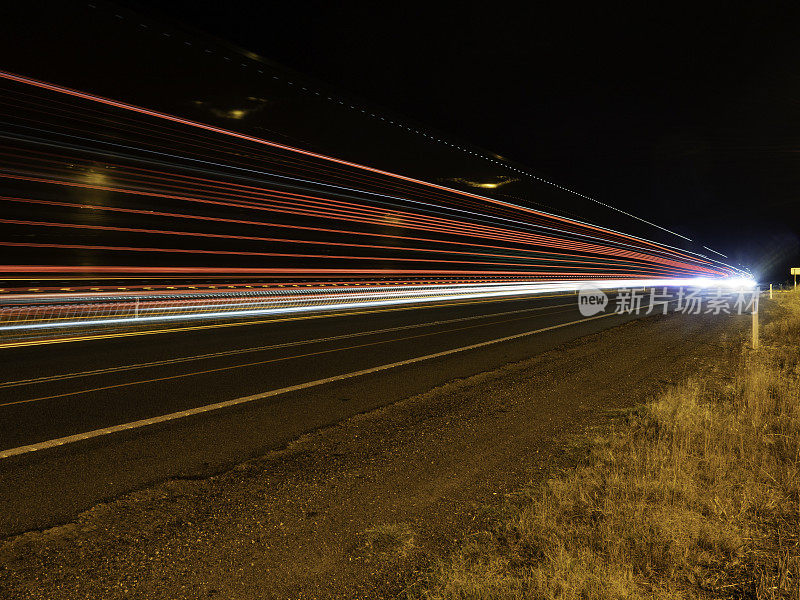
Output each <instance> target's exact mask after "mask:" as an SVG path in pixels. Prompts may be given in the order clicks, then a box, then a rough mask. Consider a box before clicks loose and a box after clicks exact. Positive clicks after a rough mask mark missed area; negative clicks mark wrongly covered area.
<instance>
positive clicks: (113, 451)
mask: <svg viewBox="0 0 800 600" xmlns="http://www.w3.org/2000/svg"><path fill="white" fill-rule="evenodd" d="M611 306H613V299H612V304H611ZM632 318H635V316H630V315H624V316H618V315H610V316H602V314H601V315H600V316H598V317H595V318H589V319H586V318H584V317H582V316H581V315H580V313H579V311H578V310H577V303H576V297H575V296H574V295H550V296H546V297H537V298H527V299H517V300H503V301H495V302H485V301H484V302H476V303H461V304H448V305H441V306H429V307H424V308H420V307H417V308H414V309H411V310H397V309H392V310H381V311H372V312H364V313H359V314H347V315H340V316H333V317H331V316H328V317H324V318H302V319H284V320H276V321H272V322H264V323H262V324H257V325H252V324H251V325H246V326H236V325H231V324H227V325H226V326H221V327H215V328H204V329H198V330H194V331H181V332H176V333H162V334H155V335H137V336H128V337H117V338H110V339H101V340H90V341H84V342H69V343H62V344H48V345H40V346H31V347H22V348H7V349H2V350H0V360H2V363H3V365H4V368H3V377H2V383H0V389H2V395H1V396H0V398H1V401H0V423H2V425H1V426H0V456H3V458H0V534H3V535H5V534H10V533H15V532H20V531H24V530H28V529H34V528H42V527H45V526H48V525H51V524H54V523H58V522H62V521H66V520H68V519H70V518H71V517H73V516H74V515H75V514H77V513H78V512H80V511H81V510H85V509H86V508H89V507H91V506H93V505H94V504H96V503H97V502H99V501H102V500H107V499H110V498H113V497H116V496H118V495H119V494H122V493H125V492H128V491H131V490H133V489H137V488H141V487H144V486H147V485H149V484H152V483H154V482H157V481H161V480H164V479H167V478H171V477H201V476H205V475H208V474H210V473H213V472H217V471H220V470H223V469H225V468H226V467H229V466H230V465H232V464H234V463H236V462H239V461H241V460H243V459H246V458H248V457H250V456H253V455H256V454H260V453H263V452H265V451H268V450H270V449H274V448H278V447H281V446H283V445H285V444H286V443H287V442H289V441H290V440H292V439H295V438H297V437H298V436H300V435H301V434H303V433H304V432H307V431H310V430H313V429H316V428H319V427H322V426H325V425H329V424H332V423H336V422H338V421H340V420H342V419H344V418H346V417H348V416H351V415H353V414H357V413H361V412H365V411H369V410H371V409H374V408H376V407H378V406H381V405H385V404H388V403H391V402H394V401H397V400H399V399H402V398H405V397H409V396H412V395H415V394H418V393H422V392H425V391H427V390H429V389H431V388H433V387H435V386H438V385H442V384H444V383H446V382H448V381H451V380H453V379H457V378H462V377H467V376H470V375H473V374H476V373H480V372H484V371H488V370H491V369H495V368H497V367H498V366H500V365H502V364H505V363H508V362H513V361H517V360H522V359H524V358H527V357H530V356H532V355H534V354H537V353H540V352H542V351H544V350H547V349H550V348H553V347H555V346H557V345H559V344H562V343H564V342H566V341H569V340H572V339H575V338H577V337H580V336H583V335H587V334H590V333H594V332H597V331H600V330H602V329H605V328H608V327H613V326H616V325H619V324H620V323H622V322H624V321H627V320H630V319H632ZM504 338H511V339H508V340H506V341H500V342H495V340H503V339H504ZM398 363H399V364H398ZM253 396H256V398H253ZM259 396H260V397H259ZM217 403H227V404H228V405H227V406H223V407H221V408H219V407H216V408H215V407H213V405H214V404H217ZM210 405H212V406H211V408H212V409H210V410H209V406H210ZM164 415H170V417H169V418H168V419H166V420H165V419H164ZM131 424H132V425H131ZM120 426H122V427H126V428H127V429H125V430H123V431H116V429H118V428H119V427H120ZM109 428H111V429H110V431H112V432H111V433H109ZM83 434H88V435H87V436H86V437H88V439H85V440H79V441H76V440H75V437H76V436H81V435H83ZM32 445H33V446H32ZM31 446H32V447H31ZM29 450H34V451H29Z"/></svg>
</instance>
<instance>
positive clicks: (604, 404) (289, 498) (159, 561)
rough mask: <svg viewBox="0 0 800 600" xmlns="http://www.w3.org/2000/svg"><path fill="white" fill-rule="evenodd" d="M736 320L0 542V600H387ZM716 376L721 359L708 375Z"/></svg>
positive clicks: (647, 322) (708, 351)
mask: <svg viewBox="0 0 800 600" xmlns="http://www.w3.org/2000/svg"><path fill="white" fill-rule="evenodd" d="M745 326H746V323H745V321H744V320H742V319H737V318H734V317H728V318H721V317H712V316H703V315H700V316H696V317H686V316H683V315H669V316H666V317H657V318H650V319H644V320H637V321H633V322H630V323H627V324H625V325H622V326H620V327H617V328H613V329H609V330H606V331H603V332H601V333H599V334H595V335H592V336H588V337H585V338H581V339H580V340H577V341H575V342H572V343H570V344H567V345H564V346H561V347H559V348H557V349H555V350H552V351H549V352H546V353H543V354H541V355H538V356H536V357H533V358H531V359H529V360H526V361H522V362H518V363H513V364H509V365H506V366H505V367H503V368H501V369H498V370H496V371H492V372H488V373H483V374H481V375H477V376H474V377H470V378H467V379H463V380H456V381H452V382H450V383H448V384H447V385H444V386H441V387H438V388H435V389H433V390H431V391H429V392H428V393H426V394H423V395H419V396H415V397H412V398H407V399H405V400H403V401H400V402H397V403H394V404H391V405H389V406H386V407H384V408H381V409H378V410H375V411H372V412H369V413H366V414H362V415H358V416H355V417H352V418H350V419H347V420H346V421H343V422H341V423H339V424H337V425H335V426H332V427H328V428H325V429H322V430H319V431H317V432H314V433H311V434H307V435H305V436H303V437H301V438H299V439H297V440H296V441H294V442H292V443H291V444H290V445H289V446H287V447H286V448H284V449H282V450H279V451H275V452H271V453H269V454H267V455H265V456H262V457H259V458H256V459H253V460H250V461H248V462H246V463H242V464H240V465H237V466H236V467H234V468H233V469H231V470H230V471H228V472H225V473H223V474H220V475H216V476H213V477H210V478H205V479H179V480H172V481H169V482H166V483H164V484H161V485H158V486H155V487H152V488H149V489H146V490H141V491H138V492H134V493H132V494H129V495H127V496H124V497H122V498H120V499H118V500H115V501H113V502H111V503H108V504H102V505H98V506H96V507H94V508H92V509H91V510H89V511H86V512H84V513H82V514H81V515H80V516H79V518H78V519H77V520H76V521H75V522H73V523H69V524H67V525H63V526H60V527H55V528H52V529H49V530H45V531H40V532H28V533H26V534H23V535H20V536H15V537H11V538H8V539H5V540H3V541H2V542H0V597H2V598H8V599H11V598H48V599H57V598H69V599H72V600H74V599H78V598H106V599H109V598H148V599H154V598H169V599H172V600H174V599H178V598H205V597H207V598H230V599H234V598H235V599H240V598H241V599H246V598H253V599H255V598H259V599H264V598H393V597H397V596H398V594H402V592H403V590H404V589H405V588H406V587H407V586H409V585H413V583H414V581H415V580H416V579H417V578H418V577H419V576H420V575H421V574H423V573H424V572H425V571H426V569H427V568H428V566H429V565H430V561H431V560H434V559H435V557H437V556H441V555H442V554H443V553H446V552H448V551H450V550H451V549H452V548H454V547H455V546H456V545H457V544H458V543H459V542H460V541H461V540H462V539H463V536H464V535H465V534H467V533H468V532H469V531H470V530H472V529H474V528H475V527H476V526H477V525H478V524H479V523H480V522H481V520H482V519H483V518H485V516H486V511H487V510H491V507H492V506H496V505H497V504H498V503H499V500H500V499H501V498H502V497H503V495H504V494H506V493H509V492H511V491H513V490H515V489H518V488H520V487H521V486H523V485H525V484H527V483H530V482H532V481H536V480H539V479H541V478H543V477H547V476H548V474H550V473H552V472H554V470H556V469H559V468H563V467H566V466H568V465H569V461H570V459H569V451H568V450H569V448H570V445H571V440H574V439H575V437H576V436H580V435H581V434H583V433H585V432H586V431H587V430H588V429H590V428H592V427H595V426H597V425H601V424H602V423H604V422H605V421H606V420H607V419H608V415H609V412H610V411H614V410H616V409H620V408H624V407H628V406H631V405H634V404H637V403H640V402H644V401H646V400H648V399H649V398H651V397H652V396H653V395H654V394H656V393H657V392H658V391H659V390H660V389H662V388H663V387H665V386H667V385H670V384H673V383H677V382H680V381H682V380H683V379H685V378H686V377H687V376H688V375H690V374H692V373H694V372H696V371H697V370H698V369H700V368H703V367H704V366H708V365H714V364H716V363H719V361H720V360H722V359H721V358H720V355H719V352H718V349H719V345H720V340H721V339H722V336H725V335H730V334H731V333H732V332H735V331H738V330H740V329H741V328H743V327H745ZM717 366H718V365H717Z"/></svg>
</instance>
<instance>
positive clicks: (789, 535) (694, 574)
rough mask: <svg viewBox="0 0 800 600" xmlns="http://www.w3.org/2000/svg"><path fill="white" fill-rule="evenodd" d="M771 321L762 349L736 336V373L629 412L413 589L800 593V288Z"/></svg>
mask: <svg viewBox="0 0 800 600" xmlns="http://www.w3.org/2000/svg"><path fill="white" fill-rule="evenodd" d="M762 321H763V322H764V323H765V326H764V327H763V340H762V349H761V350H759V351H758V352H752V351H749V350H746V349H744V348H743V347H742V346H743V343H742V340H738V341H729V342H728V347H727V349H726V350H725V352H726V357H727V358H729V359H730V360H736V361H738V368H737V369H736V373H737V374H736V376H735V377H734V379H733V380H730V379H728V380H719V379H717V378H713V379H712V378H709V379H708V380H702V379H696V380H692V381H689V382H687V383H686V384H685V385H682V386H680V387H676V388H674V389H671V390H670V391H668V392H666V393H665V394H663V396H662V397H660V398H659V399H658V400H657V401H656V402H654V403H652V404H649V405H647V406H644V407H640V408H638V409H636V410H633V411H630V412H629V413H627V414H626V415H625V417H624V418H622V419H621V420H620V421H619V422H618V423H616V424H615V425H614V426H613V427H612V428H611V429H610V431H608V432H607V435H605V436H604V437H602V438H598V439H595V440H592V441H591V443H590V444H589V445H588V450H587V452H586V456H585V458H583V459H582V460H581V461H580V465H579V466H578V467H577V468H576V469H574V470H572V471H570V472H567V473H566V474H564V475H563V476H562V477H560V478H557V479H553V480H550V481H549V482H547V484H546V485H544V486H541V487H538V488H532V489H528V490H524V491H522V492H520V493H519V494H517V495H515V496H514V497H512V498H511V499H510V500H509V502H508V503H507V504H506V506H504V507H503V509H502V511H501V514H500V515H499V516H498V517H497V518H496V520H495V521H496V522H495V525H494V528H493V529H492V530H491V531H487V532H484V533H482V534H478V535H475V536H473V537H472V538H470V540H469V541H468V542H467V543H466V544H465V545H464V547H463V548H462V549H461V550H460V551H459V552H458V553H456V554H455V555H454V556H452V557H451V558H450V559H449V560H447V561H444V562H442V563H441V564H440V565H439V566H438V567H437V568H436V570H435V572H434V573H433V574H432V575H431V577H430V579H429V580H428V581H427V582H426V587H425V589H423V590H416V591H415V592H414V593H413V595H421V596H422V597H427V598H432V599H442V600H444V599H456V598H459V599H467V598H470V599H471V598H474V599H489V598H504V599H505V598H548V599H549V598H554V599H556V598H557V599H564V600H568V599H593V598H598V599H603V600H605V599H618V598H619V599H622V598H630V599H634V598H754V599H755V598H758V599H761V598H790V599H793V600H800V537H799V530H800V512H798V510H799V509H798V506H799V504H800V503H799V500H800V294H797V293H787V294H782V295H781V297H780V299H779V300H776V301H775V302H773V303H769V304H768V306H766V307H765V310H762Z"/></svg>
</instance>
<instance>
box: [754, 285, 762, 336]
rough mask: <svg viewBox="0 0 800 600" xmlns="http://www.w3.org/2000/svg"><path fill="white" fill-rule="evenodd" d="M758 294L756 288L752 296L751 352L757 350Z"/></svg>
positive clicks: (758, 291)
mask: <svg viewBox="0 0 800 600" xmlns="http://www.w3.org/2000/svg"><path fill="white" fill-rule="evenodd" d="M760 293H761V292H760V290H759V289H758V287H756V293H755V295H754V296H753V350H758V298H759V295H760Z"/></svg>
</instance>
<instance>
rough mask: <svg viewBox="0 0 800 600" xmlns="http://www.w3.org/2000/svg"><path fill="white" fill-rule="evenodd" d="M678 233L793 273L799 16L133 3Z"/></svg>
mask: <svg viewBox="0 0 800 600" xmlns="http://www.w3.org/2000/svg"><path fill="white" fill-rule="evenodd" d="M126 4H128V5H130V6H131V7H134V8H138V9H144V10H146V11H147V12H149V13H151V14H155V15H163V16H167V17H169V18H171V19H172V20H173V21H177V22H180V23H183V24H187V25H190V26H192V27H195V28H197V29H200V30H202V31H205V32H207V33H210V34H213V35H216V36H218V37H221V38H225V39H227V40H230V41H231V42H233V43H235V44H238V45H240V46H242V47H244V48H246V49H251V50H253V51H255V52H258V53H260V54H261V55H263V56H265V57H268V58H271V59H273V60H275V61H277V62H279V63H281V64H284V65H286V66H288V67H291V68H293V69H296V70H298V71H300V72H303V73H305V74H307V75H310V76H312V77H315V78H317V79H319V80H321V81H323V82H327V83H330V84H333V85H336V86H338V87H340V88H341V89H343V90H346V91H348V92H351V93H353V94H356V95H358V96H360V97H362V98H363V99H365V100H366V101H370V102H373V103H375V104H377V105H379V106H383V107H386V108H389V109H392V110H395V111H398V112H400V113H401V114H405V115H407V116H409V117H411V118H412V119H415V120H416V121H418V122H421V123H424V124H427V125H429V126H432V127H435V128H437V129H438V130H439V131H443V132H445V133H447V134H450V135H453V136H456V137H457V139H462V140H468V141H470V142H472V143H474V144H477V145H479V146H481V147H483V148H486V149H488V150H491V151H493V152H497V153H499V154H501V155H503V156H505V157H509V158H511V159H513V160H515V161H518V162H520V163H523V164H525V165H526V166H529V167H530V168H531V169H533V170H534V171H535V172H538V173H540V174H542V175H544V176H546V177H548V178H551V179H553V180H555V181H557V182H560V183H563V184H564V185H568V186H570V187H572V188H574V189H577V190H579V191H582V192H584V193H587V194H589V195H592V196H594V197H596V198H598V199H601V200H603V201H605V202H609V203H611V204H614V205H615V206H618V207H620V208H623V209H626V210H630V211H632V212H635V213H636V214H639V215H641V216H643V217H645V218H650V219H653V220H655V221H656V222H658V223H661V224H664V225H666V226H668V227H672V228H674V229H676V230H677V231H682V232H685V233H689V234H694V235H698V236H702V238H703V239H704V240H707V241H708V243H709V244H710V245H713V246H714V247H717V248H720V249H722V250H723V251H727V252H729V253H730V254H731V258H733V259H735V260H738V261H740V262H742V263H744V264H746V265H750V266H752V267H753V268H754V270H755V271H756V272H758V273H760V274H761V276H762V277H763V278H767V277H771V278H785V277H786V276H788V273H786V272H785V271H786V268H787V267H788V266H789V263H798V264H800V243H799V242H798V240H799V239H800V198H799V197H798V183H800V169H798V166H800V165H798V156H800V155H798V149H800V144H798V140H800V116H799V115H800V69H798V65H800V41H799V40H798V35H797V31H800V18H798V17H800V10H798V8H797V5H796V4H795V3H788V2H787V3H763V5H762V4H759V5H758V6H756V4H754V3H750V5H749V6H746V7H745V6H744V4H742V5H736V4H732V3H727V4H722V3H719V4H717V3H712V4H713V6H711V5H707V6H706V7H705V8H703V9H701V10H700V11H698V9H697V8H696V7H695V8H691V9H687V10H680V9H677V8H675V6H674V5H668V4H663V5H662V7H661V9H658V8H656V7H655V6H653V5H651V4H649V3H648V4H643V5H641V6H640V7H639V8H638V9H637V8H631V6H634V5H628V6H627V7H626V8H625V10H609V9H608V8H607V7H606V6H603V5H601V3H597V4H596V5H595V6H593V7H591V6H589V7H583V6H580V5H578V4H561V5H560V8H554V7H553V6H548V5H547V4H545V3H528V4H527V6H526V5H523V4H521V3H518V4H511V3H509V4H503V3H486V2H471V3H459V4H452V5H449V4H448V5H445V4H439V5H436V6H432V5H431V4H409V3H376V2H369V3H366V2H365V3H361V2H344V3H332V2H295V3H283V2H281V3H277V2H276V3H271V2H260V1H245V0H229V1H227V2H225V3H219V2H212V1H199V0H181V1H174V0H173V1H171V2H168V3H162V2H145V1H142V2H135V3H134V2H126Z"/></svg>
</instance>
